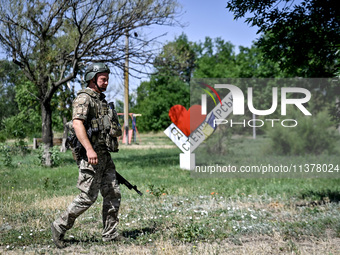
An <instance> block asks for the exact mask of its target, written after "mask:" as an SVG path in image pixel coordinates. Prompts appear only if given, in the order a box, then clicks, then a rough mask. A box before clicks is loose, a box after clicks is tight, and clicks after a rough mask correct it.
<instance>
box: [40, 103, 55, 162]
mask: <svg viewBox="0 0 340 255" xmlns="http://www.w3.org/2000/svg"><path fill="white" fill-rule="evenodd" d="M41 119H42V143H43V160H44V164H45V165H46V166H49V167H50V166H52V157H51V151H50V149H51V148H52V147H53V133H52V110H51V104H50V102H49V101H48V102H43V103H41Z"/></svg>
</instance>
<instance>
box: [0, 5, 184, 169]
mask: <svg viewBox="0 0 340 255" xmlns="http://www.w3.org/2000/svg"><path fill="white" fill-rule="evenodd" d="M178 11H179V7H178V4H177V3H176V0H148V1H144V0H132V1H131V0H118V1H113V0H92V1H90V0H58V1H57V0H56V1H50V0H30V1H26V0H1V2H0V45H1V47H2V48H3V49H4V50H5V51H6V52H7V54H8V56H9V57H11V58H12V59H13V61H14V63H16V64H17V65H18V66H19V67H20V68H21V69H22V70H23V71H24V73H25V75H26V77H27V78H28V79H29V80H30V81H31V82H32V83H33V84H34V85H35V86H36V88H37V89H38V94H37V100H38V101H39V103H40V105H41V117H42V140H43V143H44V147H45V154H44V157H45V162H46V165H48V166H50V165H51V163H52V162H51V155H50V153H49V148H50V147H51V146H52V145H53V134H52V117H51V116H52V109H51V100H52V97H53V95H54V94H55V93H56V91H57V90H58V89H61V87H62V85H63V84H65V83H66V82H68V81H70V80H72V79H74V78H75V77H76V76H77V74H78V71H79V69H81V68H82V67H83V66H84V64H85V63H86V62H94V61H105V62H109V63H112V65H113V66H115V67H118V68H123V67H124V60H125V50H124V49H125V36H127V35H128V34H129V33H131V32H136V31H139V29H141V28H143V27H146V26H150V25H154V24H156V25H172V24H173V23H174V20H175V18H176V15H177V14H178ZM131 40H133V41H132V42H131ZM131 40H130V42H131V43H130V49H129V55H130V58H131V60H132V61H133V62H135V63H137V64H138V63H146V62H148V61H149V60H150V56H151V54H152V52H151V51H150V50H148V47H147V46H148V45H149V43H150V42H151V41H152V39H151V40H144V39H141V37H131Z"/></svg>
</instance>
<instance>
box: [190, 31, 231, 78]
mask: <svg viewBox="0 0 340 255" xmlns="http://www.w3.org/2000/svg"><path fill="white" fill-rule="evenodd" d="M195 52H196V56H197V57H196V58H197V60H196V62H195V64H196V68H195V71H194V78H226V77H237V73H236V69H235V52H234V45H233V44H232V43H231V42H226V41H224V40H223V39H221V38H215V39H211V38H210V37H206V38H205V40H204V42H198V43H195Z"/></svg>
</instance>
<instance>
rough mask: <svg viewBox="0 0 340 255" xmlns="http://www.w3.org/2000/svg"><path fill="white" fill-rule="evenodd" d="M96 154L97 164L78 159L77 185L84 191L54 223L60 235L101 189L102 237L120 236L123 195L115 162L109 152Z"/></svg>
mask: <svg viewBox="0 0 340 255" xmlns="http://www.w3.org/2000/svg"><path fill="white" fill-rule="evenodd" d="M97 155H98V164H97V165H91V164H89V163H88V162H87V161H85V160H81V161H80V162H79V165H78V166H79V178H78V183H77V188H78V189H79V190H80V191H81V193H80V194H79V195H78V196H77V197H76V198H75V199H74V200H73V202H72V203H71V204H70V205H69V207H68V208H67V210H66V211H65V212H64V213H62V214H61V215H60V217H59V218H58V219H56V220H55V221H54V222H53V225H54V227H55V228H56V229H57V230H58V231H59V232H60V233H61V234H64V233H65V232H66V231H67V230H69V229H70V228H72V226H73V224H74V222H75V220H76V218H77V217H78V216H80V215H81V214H82V213H83V212H85V211H86V210H87V209H88V208H89V207H90V206H91V205H92V204H93V203H94V202H95V201H96V199H97V196H98V193H99V191H100V193H101V195H102V196H103V210H102V216H103V233H102V236H103V240H111V239H113V238H115V237H116V236H118V233H117V230H116V227H117V225H118V222H119V219H118V210H119V205H120V199H121V194H120V190H119V185H118V182H117V180H116V170H115V165H114V163H113V161H112V159H111V156H110V154H109V153H108V152H97Z"/></svg>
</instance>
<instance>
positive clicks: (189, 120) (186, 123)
mask: <svg viewBox="0 0 340 255" xmlns="http://www.w3.org/2000/svg"><path fill="white" fill-rule="evenodd" d="M169 117H170V120H171V121H172V122H173V123H174V124H175V125H176V126H177V127H178V128H179V129H180V130H181V131H182V132H183V134H185V135H186V136H189V135H190V134H191V132H192V131H194V130H195V129H196V128H197V127H198V126H199V125H200V124H201V123H202V122H203V121H204V120H205V117H206V115H201V106H200V105H197V104H195V105H193V106H191V107H190V109H189V110H188V111H187V109H185V107H184V106H183V105H179V104H176V105H174V106H173V107H171V108H170V110H169Z"/></svg>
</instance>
